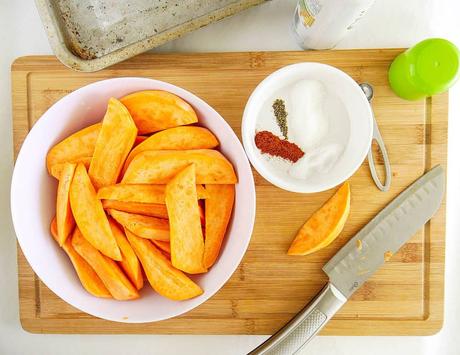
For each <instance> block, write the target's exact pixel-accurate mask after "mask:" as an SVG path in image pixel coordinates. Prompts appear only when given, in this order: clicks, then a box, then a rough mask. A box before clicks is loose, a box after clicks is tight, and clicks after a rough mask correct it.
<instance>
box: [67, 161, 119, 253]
mask: <svg viewBox="0 0 460 355" xmlns="http://www.w3.org/2000/svg"><path fill="white" fill-rule="evenodd" d="M70 207H71V208H72V213H73V216H74V218H75V221H76V223H77V226H78V228H80V230H81V233H82V234H83V236H84V237H85V238H86V239H87V240H88V241H89V242H90V243H91V245H92V246H94V247H95V248H96V249H98V250H100V251H101V253H103V254H104V255H107V256H108V257H110V258H112V259H114V260H118V261H120V260H121V254H120V250H119V249H118V246H117V241H116V240H115V238H114V236H113V234H112V230H111V229H110V225H109V221H108V220H107V216H106V215H105V212H104V209H103V208H102V203H101V201H100V200H99V199H98V198H97V196H96V191H94V187H93V185H92V184H91V181H90V179H89V176H88V173H87V172H86V169H85V167H84V166H83V164H81V163H80V164H78V165H77V168H76V169H75V174H74V177H73V179H72V183H71V184H70Z"/></svg>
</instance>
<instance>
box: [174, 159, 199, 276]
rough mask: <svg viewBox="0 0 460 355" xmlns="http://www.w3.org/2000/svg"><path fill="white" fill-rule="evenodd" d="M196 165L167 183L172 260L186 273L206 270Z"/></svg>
mask: <svg viewBox="0 0 460 355" xmlns="http://www.w3.org/2000/svg"><path fill="white" fill-rule="evenodd" d="M195 186H196V183H195V165H194V164H191V165H189V166H188V167H186V168H185V169H184V170H182V171H181V172H180V173H179V174H177V175H176V176H175V177H174V178H173V179H172V180H171V181H170V182H169V183H168V185H166V207H167V208H168V215H169V223H170V228H171V261H172V264H173V265H174V267H176V268H178V269H180V270H182V271H185V272H187V273H189V274H197V273H202V272H206V271H207V270H206V268H205V267H204V265H203V254H204V239H203V231H202V230H201V222H200V210H199V207H198V202H197V197H196V187H195Z"/></svg>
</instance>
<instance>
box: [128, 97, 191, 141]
mask: <svg viewBox="0 0 460 355" xmlns="http://www.w3.org/2000/svg"><path fill="white" fill-rule="evenodd" d="M120 101H121V102H122V103H123V105H125V106H126V108H127V109H128V111H129V112H130V113H131V116H132V118H133V120H134V122H136V126H137V127H138V129H139V134H141V135H142V134H146V133H152V132H156V131H161V130H163V129H167V128H171V127H176V126H183V125H187V124H191V123H195V122H198V117H197V116H196V113H195V111H194V110H193V108H192V106H190V105H189V104H188V103H187V102H185V101H184V100H182V99H181V98H180V97H179V96H176V95H174V94H172V93H170V92H167V91H160V90H146V91H138V92H135V93H132V94H129V95H127V96H125V97H122V98H121V99H120Z"/></svg>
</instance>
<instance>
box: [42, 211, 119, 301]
mask: <svg viewBox="0 0 460 355" xmlns="http://www.w3.org/2000/svg"><path fill="white" fill-rule="evenodd" d="M50 229H51V235H52V236H53V238H54V240H55V241H56V242H57V241H58V235H57V223H56V218H53V221H52V222H51V227H50ZM71 239H72V237H70V238H67V239H66V241H65V243H64V244H63V245H62V249H64V251H65V252H66V254H67V255H68V256H69V258H70V261H71V262H72V265H73V267H74V269H75V271H76V272H77V276H78V278H79V279H80V282H81V284H82V286H83V287H84V289H85V290H86V291H88V292H89V293H90V294H92V295H93V296H96V297H104V298H111V297H112V296H111V295H110V292H109V291H108V290H107V288H106V287H105V286H104V284H103V283H102V281H101V279H100V278H99V276H97V274H96V272H95V271H94V270H93V268H92V267H91V266H90V265H89V264H88V263H87V262H86V260H85V259H83V258H82V257H81V256H80V254H78V253H77V252H76V251H75V249H74V248H73V246H72V242H71Z"/></svg>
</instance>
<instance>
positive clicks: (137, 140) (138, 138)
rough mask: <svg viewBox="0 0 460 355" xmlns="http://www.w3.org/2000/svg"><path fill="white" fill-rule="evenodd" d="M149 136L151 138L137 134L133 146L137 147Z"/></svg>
mask: <svg viewBox="0 0 460 355" xmlns="http://www.w3.org/2000/svg"><path fill="white" fill-rule="evenodd" d="M147 138H149V136H137V137H136V139H135V140H134V144H133V147H137V146H138V145H139V144H141V143H142V142H143V141H145V140H146V139H147Z"/></svg>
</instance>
